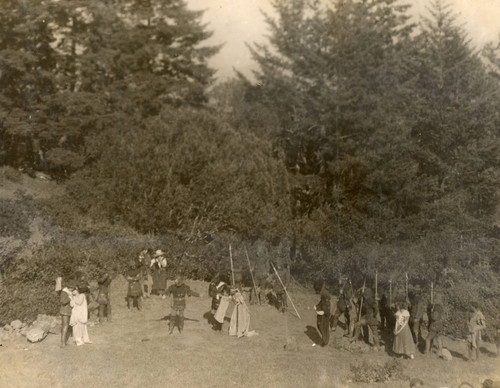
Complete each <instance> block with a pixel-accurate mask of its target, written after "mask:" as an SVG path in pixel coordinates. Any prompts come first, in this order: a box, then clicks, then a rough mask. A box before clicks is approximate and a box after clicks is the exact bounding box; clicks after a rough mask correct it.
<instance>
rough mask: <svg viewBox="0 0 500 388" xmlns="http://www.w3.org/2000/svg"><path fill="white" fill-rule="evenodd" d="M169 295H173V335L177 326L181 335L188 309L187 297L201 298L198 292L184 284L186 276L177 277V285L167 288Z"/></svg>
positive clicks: (171, 311) (171, 314)
mask: <svg viewBox="0 0 500 388" xmlns="http://www.w3.org/2000/svg"><path fill="white" fill-rule="evenodd" d="M167 295H168V296H170V295H172V303H171V310H170V330H169V334H172V333H173V331H174V328H175V327H176V326H177V329H178V330H179V333H182V330H183V329H184V310H185V308H186V296H196V297H198V296H200V295H199V294H198V293H197V292H195V291H193V290H191V288H190V287H189V286H188V285H187V284H184V276H182V275H177V277H176V279H175V283H174V284H172V285H171V286H170V287H168V288H167Z"/></svg>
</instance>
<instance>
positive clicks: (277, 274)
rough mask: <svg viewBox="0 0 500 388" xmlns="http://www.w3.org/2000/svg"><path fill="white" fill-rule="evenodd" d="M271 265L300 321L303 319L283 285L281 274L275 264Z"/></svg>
mask: <svg viewBox="0 0 500 388" xmlns="http://www.w3.org/2000/svg"><path fill="white" fill-rule="evenodd" d="M270 263H271V266H272V267H273V269H274V273H275V274H276V276H277V277H278V280H279V281H280V283H281V287H283V290H284V291H285V294H286V296H287V297H288V299H290V303H292V306H293V309H294V310H295V313H296V314H297V316H298V317H299V319H302V318H301V317H300V314H299V312H298V311H297V309H296V308H295V305H294V304H293V300H292V298H290V294H288V291H287V290H286V287H285V285H284V284H283V282H282V281H281V278H280V274H279V273H278V271H276V268H275V267H274V264H273V263H272V262H270Z"/></svg>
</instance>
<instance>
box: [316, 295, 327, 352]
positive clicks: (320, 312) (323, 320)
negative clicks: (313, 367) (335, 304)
mask: <svg viewBox="0 0 500 388" xmlns="http://www.w3.org/2000/svg"><path fill="white" fill-rule="evenodd" d="M314 309H315V310H316V325H317V327H318V331H319V333H320V335H321V343H320V345H321V346H326V345H328V342H330V294H329V293H328V291H327V290H326V289H325V288H324V287H323V289H322V290H321V293H320V301H319V303H318V304H317V305H316V306H314Z"/></svg>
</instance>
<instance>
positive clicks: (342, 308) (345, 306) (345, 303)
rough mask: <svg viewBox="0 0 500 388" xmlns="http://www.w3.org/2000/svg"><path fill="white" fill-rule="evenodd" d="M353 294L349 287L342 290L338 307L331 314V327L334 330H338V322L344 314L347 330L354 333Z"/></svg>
mask: <svg viewBox="0 0 500 388" xmlns="http://www.w3.org/2000/svg"><path fill="white" fill-rule="evenodd" d="M351 304H352V295H351V291H350V290H349V289H343V290H341V291H340V295H339V299H338V301H337V308H336V310H335V313H334V314H333V315H331V316H330V328H331V330H332V331H335V330H337V324H338V322H339V318H340V316H341V315H344V318H345V323H346V332H347V333H348V334H352V325H351V311H350V310H351V309H352V306H351Z"/></svg>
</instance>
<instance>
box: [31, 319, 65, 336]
mask: <svg viewBox="0 0 500 388" xmlns="http://www.w3.org/2000/svg"><path fill="white" fill-rule="evenodd" d="M60 326H61V322H60V319H58V318H57V317H54V316H51V315H45V314H38V316H37V317H36V321H35V322H33V325H32V327H40V328H41V329H42V330H43V331H46V332H48V333H51V334H58V333H59V332H60V331H61V328H60Z"/></svg>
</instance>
